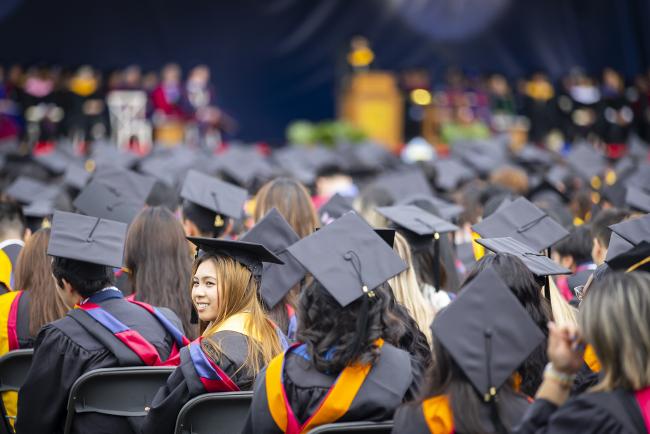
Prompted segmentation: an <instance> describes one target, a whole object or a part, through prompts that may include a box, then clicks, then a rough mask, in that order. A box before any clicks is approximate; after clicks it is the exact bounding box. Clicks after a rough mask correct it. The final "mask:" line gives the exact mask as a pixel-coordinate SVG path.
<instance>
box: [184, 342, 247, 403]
mask: <svg viewBox="0 0 650 434" xmlns="http://www.w3.org/2000/svg"><path fill="white" fill-rule="evenodd" d="M202 339H203V337H200V338H198V339H196V340H195V341H193V342H192V343H191V344H190V346H189V350H190V357H191V358H192V364H193V365H194V369H195V371H196V374H197V375H198V377H199V380H201V383H202V384H203V387H205V391H206V392H208V393H211V392H237V391H239V387H238V386H237V385H236V384H235V382H234V381H232V379H231V378H230V377H229V376H228V374H226V373H225V372H224V371H223V369H221V367H219V365H217V364H216V363H214V362H213V361H212V359H210V358H209V357H208V356H207V355H206V354H205V352H204V351H203V348H201V340H202Z"/></svg>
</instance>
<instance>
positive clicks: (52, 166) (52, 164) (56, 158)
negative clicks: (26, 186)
mask: <svg viewBox="0 0 650 434" xmlns="http://www.w3.org/2000/svg"><path fill="white" fill-rule="evenodd" d="M33 158H34V160H36V162H37V163H39V164H40V165H41V166H43V167H45V168H46V169H48V170H49V171H50V172H52V173H53V174H55V175H60V174H62V173H63V172H65V170H66V169H67V167H68V166H69V165H70V164H71V159H70V157H69V156H68V155H67V154H66V153H65V152H63V151H61V150H58V149H54V150H52V151H50V152H45V153H38V154H36V155H34V157H33Z"/></svg>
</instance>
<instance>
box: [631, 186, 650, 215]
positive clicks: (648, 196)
mask: <svg viewBox="0 0 650 434" xmlns="http://www.w3.org/2000/svg"><path fill="white" fill-rule="evenodd" d="M625 204H626V205H627V206H629V207H630V208H632V209H634V210H639V211H641V212H650V193H648V192H647V191H645V190H643V189H641V188H638V187H634V186H629V187H627V191H626V193H625Z"/></svg>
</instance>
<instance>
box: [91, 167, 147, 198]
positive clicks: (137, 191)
mask: <svg viewBox="0 0 650 434" xmlns="http://www.w3.org/2000/svg"><path fill="white" fill-rule="evenodd" d="M92 182H96V183H98V184H102V185H103V186H104V187H106V188H107V189H108V190H110V191H112V192H114V193H115V195H119V196H121V197H126V198H129V199H130V200H131V201H132V202H134V203H138V204H140V203H141V204H144V203H145V202H146V200H147V197H148V196H149V193H151V189H152V188H153V186H154V184H155V183H156V180H155V179H154V178H153V177H151V176H145V175H141V174H139V173H136V172H134V171H133V170H127V169H122V168H120V167H115V166H106V167H100V168H98V169H97V170H95V172H94V174H93V177H92Z"/></svg>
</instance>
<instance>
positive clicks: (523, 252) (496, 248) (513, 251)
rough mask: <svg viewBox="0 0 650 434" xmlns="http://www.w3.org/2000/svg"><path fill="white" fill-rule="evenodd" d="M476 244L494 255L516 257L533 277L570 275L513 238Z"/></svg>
mask: <svg viewBox="0 0 650 434" xmlns="http://www.w3.org/2000/svg"><path fill="white" fill-rule="evenodd" d="M476 242H477V243H479V244H480V245H482V246H484V247H485V248H486V249H488V250H491V251H493V252H495V253H508V254H510V255H513V256H516V257H518V258H519V259H521V260H522V261H523V262H524V264H525V265H526V268H528V269H529V270H530V271H531V272H532V273H533V274H534V275H535V276H539V277H543V276H555V275H558V274H571V270H568V269H566V268H564V267H561V266H560V265H558V264H556V263H555V262H554V261H553V260H551V258H549V257H548V256H546V255H544V254H542V253H539V252H537V251H535V250H533V249H532V248H531V247H528V246H527V245H526V244H524V243H522V242H519V241H517V240H515V239H514V238H510V237H502V238H479V239H477V240H476Z"/></svg>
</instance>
